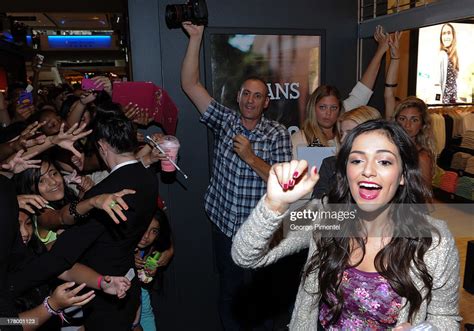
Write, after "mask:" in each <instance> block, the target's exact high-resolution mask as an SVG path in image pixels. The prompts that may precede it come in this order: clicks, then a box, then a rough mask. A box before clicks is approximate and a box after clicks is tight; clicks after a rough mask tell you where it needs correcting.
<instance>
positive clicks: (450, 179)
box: [439, 171, 458, 193]
mask: <svg viewBox="0 0 474 331" xmlns="http://www.w3.org/2000/svg"><path fill="white" fill-rule="evenodd" d="M457 183H458V174H457V173H455V172H453V171H446V172H445V173H444V175H443V177H441V183H440V185H439V188H440V189H442V190H443V191H446V192H449V193H454V192H455V191H456V185H457Z"/></svg>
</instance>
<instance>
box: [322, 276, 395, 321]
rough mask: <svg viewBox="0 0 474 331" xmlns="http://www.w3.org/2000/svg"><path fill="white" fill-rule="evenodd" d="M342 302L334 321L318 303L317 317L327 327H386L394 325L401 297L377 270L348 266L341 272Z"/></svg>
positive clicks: (327, 311) (323, 305) (326, 307)
mask: <svg viewBox="0 0 474 331" xmlns="http://www.w3.org/2000/svg"><path fill="white" fill-rule="evenodd" d="M341 286H342V290H343V295H344V306H343V308H342V313H341V317H340V318H339V320H338V321H337V323H336V324H333V325H329V321H330V320H331V317H332V313H330V311H329V307H328V306H327V305H326V304H324V303H321V307H320V312H319V320H320V322H321V325H322V326H323V327H324V328H325V329H327V330H387V329H388V328H390V327H393V326H395V324H396V322H397V317H398V313H399V311H400V308H401V302H402V298H401V297H400V296H399V295H398V294H397V293H395V291H394V290H393V289H392V287H391V286H390V284H389V283H388V281H387V280H386V279H385V278H383V277H382V276H380V275H379V273H378V272H365V271H360V270H357V269H356V268H348V269H346V270H345V271H344V274H343V276H342V283H341Z"/></svg>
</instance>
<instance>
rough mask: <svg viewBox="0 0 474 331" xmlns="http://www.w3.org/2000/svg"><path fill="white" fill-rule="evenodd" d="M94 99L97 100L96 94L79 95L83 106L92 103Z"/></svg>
mask: <svg viewBox="0 0 474 331" xmlns="http://www.w3.org/2000/svg"><path fill="white" fill-rule="evenodd" d="M96 98H97V93H95V92H87V93H84V94H82V95H81V97H80V102H81V103H82V104H83V105H87V104H88V103H91V102H94V101H95V99H96Z"/></svg>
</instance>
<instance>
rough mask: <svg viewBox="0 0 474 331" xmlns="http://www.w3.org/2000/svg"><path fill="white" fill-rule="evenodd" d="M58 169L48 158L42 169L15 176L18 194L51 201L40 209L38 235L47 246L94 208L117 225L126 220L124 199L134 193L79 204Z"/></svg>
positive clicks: (42, 164)
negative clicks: (59, 232)
mask: <svg viewBox="0 0 474 331" xmlns="http://www.w3.org/2000/svg"><path fill="white" fill-rule="evenodd" d="M58 169H59V167H57V166H56V165H55V163H54V162H52V161H49V160H48V159H47V158H45V159H43V161H42V163H41V167H40V168H33V169H27V170H25V171H23V172H21V173H19V174H17V175H15V176H14V177H13V180H14V182H15V185H16V188H17V193H18V194H20V195H24V194H34V195H40V196H41V197H42V198H43V199H45V200H46V201H47V202H48V203H47V204H40V205H39V206H37V207H40V208H39V210H38V215H37V235H38V237H39V238H40V240H41V241H42V242H43V243H44V244H45V245H48V244H50V243H52V242H54V241H55V240H56V231H57V230H60V229H64V228H65V227H67V226H69V225H73V224H75V223H76V220H77V219H81V216H77V215H87V213H88V212H89V211H90V210H91V209H92V208H99V209H103V210H104V211H106V212H107V213H108V214H109V216H110V217H111V218H112V219H113V220H114V221H115V222H116V223H119V221H118V218H121V219H124V217H125V216H124V215H123V213H122V208H124V206H125V202H124V201H123V200H122V198H121V197H122V196H123V195H125V194H130V193H134V191H130V190H122V191H120V192H117V193H113V194H102V195H98V196H95V197H92V198H89V199H86V200H81V201H79V199H78V197H76V196H75V194H74V193H73V192H72V190H71V189H70V188H68V187H67V185H66V183H65V181H64V178H63V176H62V175H61V173H60V172H59V171H58ZM111 202H114V203H113V205H114V206H116V205H119V204H120V206H121V207H122V208H119V207H116V208H111V207H110V206H109V205H110V203H111ZM82 218H86V216H82Z"/></svg>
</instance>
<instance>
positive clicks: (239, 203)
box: [201, 100, 291, 237]
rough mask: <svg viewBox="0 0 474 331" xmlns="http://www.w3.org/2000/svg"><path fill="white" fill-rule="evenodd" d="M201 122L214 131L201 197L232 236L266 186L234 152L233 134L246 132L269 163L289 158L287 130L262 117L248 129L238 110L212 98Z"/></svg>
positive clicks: (211, 214) (218, 225)
mask: <svg viewBox="0 0 474 331" xmlns="http://www.w3.org/2000/svg"><path fill="white" fill-rule="evenodd" d="M201 122H203V123H205V124H206V125H207V126H208V127H209V128H210V129H211V130H212V131H213V133H214V161H213V165H212V174H211V180H210V183H209V186H208V188H207V192H206V195H205V198H204V199H205V208H206V212H207V214H208V216H209V218H210V219H211V221H212V222H213V223H214V224H215V225H216V226H217V227H218V228H219V229H220V230H221V231H222V232H223V233H224V234H225V235H227V236H228V237H233V236H234V235H235V233H236V232H237V230H238V229H239V227H240V225H241V224H242V223H243V222H244V221H245V220H246V219H247V217H248V216H249V215H250V212H251V211H252V209H253V208H254V207H255V206H256V205H257V203H258V201H259V200H260V198H261V197H262V196H263V195H264V194H265V190H266V183H265V182H264V181H263V179H262V178H261V177H260V176H259V175H258V174H257V173H256V172H255V171H254V170H253V169H252V168H251V167H250V166H249V165H248V164H247V163H245V162H244V161H243V160H242V159H241V158H240V157H239V156H238V155H237V154H236V153H235V152H234V148H233V138H234V137H235V136H236V135H239V134H243V135H244V136H246V137H247V139H249V141H250V143H251V145H252V150H253V152H254V153H255V155H256V156H258V157H259V158H261V159H262V160H264V161H265V162H267V163H268V164H270V165H272V164H274V163H279V162H287V161H290V160H291V140H290V134H289V133H288V130H286V128H285V127H284V126H283V125H281V124H279V123H278V122H276V121H271V120H268V119H266V118H264V117H262V119H261V120H260V122H259V123H258V124H257V126H256V127H255V129H253V130H252V131H248V130H247V129H245V128H244V126H243V125H242V122H241V120H240V113H238V112H236V111H234V110H232V109H229V108H227V107H225V106H223V105H221V104H219V103H218V102H217V101H215V100H213V101H212V102H211V103H210V104H209V107H208V109H207V110H206V112H204V114H203V115H202V117H201Z"/></svg>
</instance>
